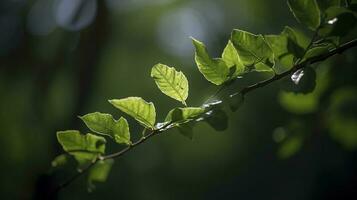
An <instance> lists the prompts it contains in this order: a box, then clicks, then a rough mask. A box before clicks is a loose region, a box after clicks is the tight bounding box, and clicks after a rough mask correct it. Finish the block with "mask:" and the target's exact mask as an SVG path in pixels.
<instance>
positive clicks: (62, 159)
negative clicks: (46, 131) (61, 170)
mask: <svg viewBox="0 0 357 200" xmlns="http://www.w3.org/2000/svg"><path fill="white" fill-rule="evenodd" d="M68 156H69V155H68V154H61V155H59V156H57V157H56V158H55V159H53V161H52V162H51V166H52V167H62V166H64V165H66V164H67V162H68Z"/></svg>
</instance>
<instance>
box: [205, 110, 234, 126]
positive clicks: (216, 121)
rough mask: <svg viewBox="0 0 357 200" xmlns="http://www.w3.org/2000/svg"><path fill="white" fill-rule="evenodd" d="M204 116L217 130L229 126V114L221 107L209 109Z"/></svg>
mask: <svg viewBox="0 0 357 200" xmlns="http://www.w3.org/2000/svg"><path fill="white" fill-rule="evenodd" d="M204 118H205V121H206V122H207V123H208V124H209V125H210V126H211V127H212V128H214V129H215V130H216V131H224V130H226V129H227V128H228V116H227V114H226V113H225V112H224V111H223V110H221V109H214V110H210V111H208V112H207V113H206V114H205V117H204Z"/></svg>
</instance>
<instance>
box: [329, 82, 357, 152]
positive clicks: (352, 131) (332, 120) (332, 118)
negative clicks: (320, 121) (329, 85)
mask: <svg viewBox="0 0 357 200" xmlns="http://www.w3.org/2000/svg"><path fill="white" fill-rule="evenodd" d="M329 102H331V103H330V105H329V107H328V110H327V113H326V116H325V117H326V118H327V119H326V120H327V121H326V125H327V127H328V129H329V133H330V136H331V137H332V138H333V139H334V140H335V141H336V142H338V143H339V144H341V145H342V146H343V147H344V148H345V149H347V150H352V151H355V150H356V149H357V134H356V130H357V112H356V111H357V106H356V102H357V90H356V88H355V87H343V88H340V89H338V90H336V91H335V92H333V93H332V94H331V97H330V99H329Z"/></svg>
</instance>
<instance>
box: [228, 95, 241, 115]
mask: <svg viewBox="0 0 357 200" xmlns="http://www.w3.org/2000/svg"><path fill="white" fill-rule="evenodd" d="M243 102H244V96H243V95H242V93H237V94H233V95H230V96H229V99H228V104H229V108H230V109H231V110H232V111H233V112H235V111H237V110H238V108H240V107H241V105H242V104H243Z"/></svg>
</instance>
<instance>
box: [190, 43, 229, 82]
mask: <svg viewBox="0 0 357 200" xmlns="http://www.w3.org/2000/svg"><path fill="white" fill-rule="evenodd" d="M192 41H193V44H194V46H195V49H196V51H195V61H196V64H197V66H198V69H199V71H200V72H201V73H202V74H203V76H204V77H205V78H206V79H207V80H208V81H210V82H211V83H213V84H215V85H221V84H222V83H224V82H225V81H226V80H227V79H228V75H229V67H228V66H227V65H226V63H225V62H224V61H223V60H222V59H220V58H214V59H212V58H211V57H210V56H209V54H208V52H207V49H206V46H205V45H204V44H203V43H202V42H200V41H198V40H196V39H194V38H192Z"/></svg>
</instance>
